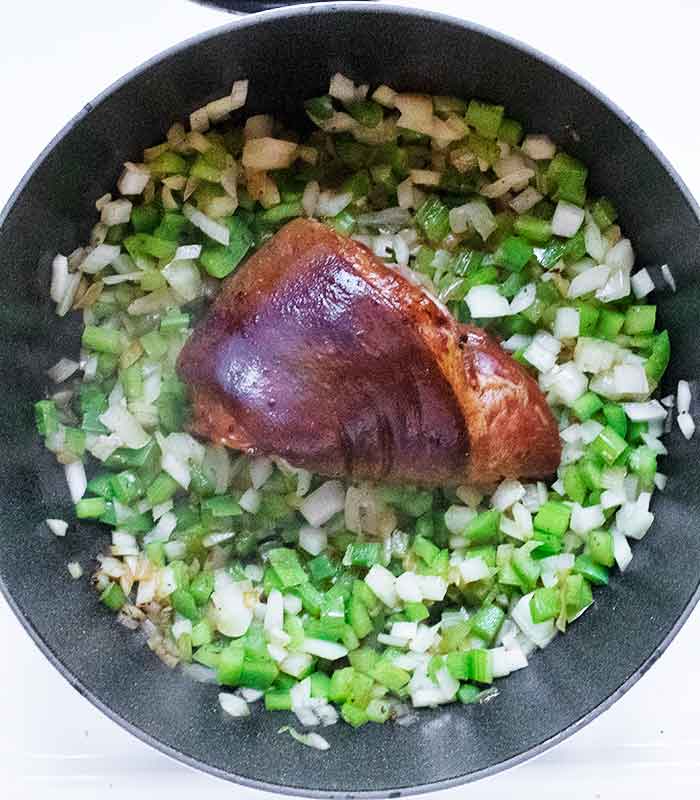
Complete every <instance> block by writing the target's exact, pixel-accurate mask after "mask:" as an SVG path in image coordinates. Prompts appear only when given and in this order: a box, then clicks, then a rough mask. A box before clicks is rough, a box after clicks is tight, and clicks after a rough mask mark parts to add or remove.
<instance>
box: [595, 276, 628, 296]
mask: <svg viewBox="0 0 700 800" xmlns="http://www.w3.org/2000/svg"><path fill="white" fill-rule="evenodd" d="M630 290H631V286H630V275H629V272H628V271H627V270H625V269H616V270H614V271H613V272H611V273H610V277H609V278H608V280H607V282H606V284H605V286H602V287H601V288H600V289H598V291H597V292H596V293H595V296H596V298H597V299H598V300H600V301H601V302H603V303H612V302H613V301H615V300H622V298H624V297H627V295H628V294H629V293H630Z"/></svg>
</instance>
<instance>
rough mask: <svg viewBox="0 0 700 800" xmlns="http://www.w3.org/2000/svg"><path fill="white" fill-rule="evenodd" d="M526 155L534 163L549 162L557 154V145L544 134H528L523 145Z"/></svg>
mask: <svg viewBox="0 0 700 800" xmlns="http://www.w3.org/2000/svg"><path fill="white" fill-rule="evenodd" d="M521 149H522V151H523V153H525V155H527V156H529V157H530V158H531V159H532V160H533V161H548V160H549V159H550V158H554V154H555V153H556V152H557V148H556V145H555V144H554V142H553V141H552V140H551V139H550V138H549V136H545V135H544V134H532V133H531V134H528V135H527V136H526V137H525V139H524V140H523V143H522V145H521Z"/></svg>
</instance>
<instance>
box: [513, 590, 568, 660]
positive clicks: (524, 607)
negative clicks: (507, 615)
mask: <svg viewBox="0 0 700 800" xmlns="http://www.w3.org/2000/svg"><path fill="white" fill-rule="evenodd" d="M532 595H533V592H530V593H529V594H526V595H525V596H524V597H521V598H520V600H519V601H518V603H517V604H516V606H515V608H514V609H513V611H512V612H511V617H512V618H513V619H514V620H515V622H516V624H517V626H518V627H519V628H520V630H521V631H522V632H523V633H524V634H525V636H527V637H528V639H531V640H532V641H533V642H534V643H535V644H536V645H537V646H538V647H540V648H543V647H546V646H547V645H548V644H549V643H550V642H551V641H552V639H553V638H554V637H555V636H556V635H557V629H556V628H555V626H554V621H553V620H551V619H550V620H547V621H546V622H534V621H533V619H532V614H531V612H530V600H531V598H532Z"/></svg>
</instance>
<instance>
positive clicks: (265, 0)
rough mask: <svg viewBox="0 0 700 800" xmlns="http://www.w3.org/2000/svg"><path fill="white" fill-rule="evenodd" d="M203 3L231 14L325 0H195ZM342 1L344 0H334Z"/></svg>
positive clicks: (251, 12)
mask: <svg viewBox="0 0 700 800" xmlns="http://www.w3.org/2000/svg"><path fill="white" fill-rule="evenodd" d="M195 2H199V3H202V4H203V5H208V6H216V7H217V8H220V9H221V10H222V11H228V12H230V13H232V14H254V13H255V12H256V11H270V10H271V9H273V8H284V7H285V6H293V5H300V4H301V3H322V2H327V0H286V2H285V0H195ZM336 2H344V0H336Z"/></svg>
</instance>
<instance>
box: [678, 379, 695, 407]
mask: <svg viewBox="0 0 700 800" xmlns="http://www.w3.org/2000/svg"><path fill="white" fill-rule="evenodd" d="M691 400H692V396H691V394H690V384H689V383H688V381H683V380H681V381H678V389H677V390H676V405H677V408H678V413H679V414H686V413H688V412H689V411H690V401H691Z"/></svg>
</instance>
